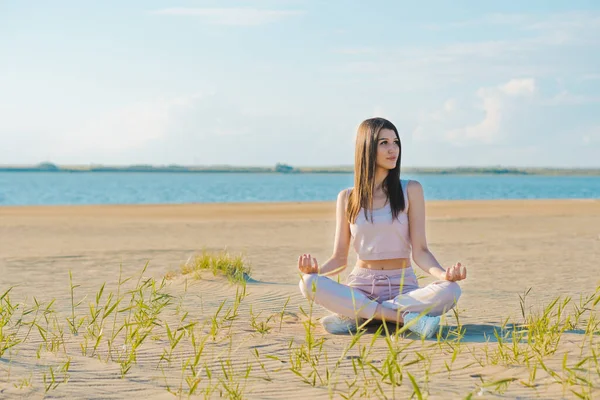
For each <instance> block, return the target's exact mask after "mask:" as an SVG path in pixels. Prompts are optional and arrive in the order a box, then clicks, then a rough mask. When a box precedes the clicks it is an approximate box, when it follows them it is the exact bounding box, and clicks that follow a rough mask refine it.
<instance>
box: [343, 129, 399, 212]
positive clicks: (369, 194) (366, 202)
mask: <svg viewBox="0 0 600 400" xmlns="http://www.w3.org/2000/svg"><path fill="white" fill-rule="evenodd" d="M382 129H390V130H392V131H394V133H395V134H396V138H397V139H398V143H400V154H399V156H398V161H397V162H396V166H395V167H394V169H391V170H390V171H389V173H388V175H387V177H386V178H385V180H384V181H383V185H382V186H383V187H382V188H383V191H384V193H386V194H387V196H388V200H389V202H390V208H391V209H392V218H393V219H396V218H397V217H398V214H399V213H400V212H402V211H403V210H404V208H405V204H406V203H405V200H404V194H403V193H402V185H401V184H400V161H401V160H402V143H401V142H400V137H399V136H398V130H397V129H396V127H395V126H394V124H392V123H391V122H390V121H388V120H387V119H384V118H369V119H366V120H364V121H363V122H362V123H361V124H360V125H359V126H358V131H357V133H356V148H355V153H354V189H353V190H352V192H351V193H350V197H349V198H348V205H347V208H346V215H347V217H348V221H350V223H355V222H356V217H357V216H358V213H359V212H360V209H361V208H363V209H364V212H365V218H366V219H367V220H368V219H369V216H368V215H367V210H369V211H370V212H371V221H373V214H372V209H373V192H374V190H375V170H376V168H377V163H376V161H377V146H378V140H377V138H378V137H379V132H380V131H381V130H382Z"/></svg>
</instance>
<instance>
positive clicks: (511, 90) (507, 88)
mask: <svg viewBox="0 0 600 400" xmlns="http://www.w3.org/2000/svg"><path fill="white" fill-rule="evenodd" d="M500 90H501V91H502V92H504V93H506V94H507V95H510V96H519V95H530V94H533V92H534V91H535V81H534V80H533V79H511V80H510V81H509V82H508V83H506V84H504V85H502V86H500Z"/></svg>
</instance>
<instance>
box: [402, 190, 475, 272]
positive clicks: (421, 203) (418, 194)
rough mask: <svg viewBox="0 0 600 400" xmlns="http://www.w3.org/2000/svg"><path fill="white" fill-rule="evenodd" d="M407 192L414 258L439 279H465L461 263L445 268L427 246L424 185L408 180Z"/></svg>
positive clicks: (420, 266) (421, 266)
mask: <svg viewBox="0 0 600 400" xmlns="http://www.w3.org/2000/svg"><path fill="white" fill-rule="evenodd" d="M407 192H408V197H409V205H410V206H409V208H408V224H409V225H408V226H409V227H410V241H411V245H412V253H413V260H415V263H417V265H418V266H419V268H421V269H422V270H423V271H425V272H427V273H429V274H430V275H433V276H434V277H436V278H438V279H441V280H450V281H457V280H461V279H465V278H466V277H467V271H466V269H464V267H462V266H461V265H460V263H457V264H456V265H454V266H452V267H450V268H448V270H445V269H444V268H442V266H441V265H440V263H439V262H438V261H437V260H436V258H435V256H434V255H433V253H432V252H431V251H430V250H429V247H428V246H427V238H426V235H425V198H424V196H423V186H421V184H420V183H419V182H417V181H412V180H411V181H409V182H408V188H407Z"/></svg>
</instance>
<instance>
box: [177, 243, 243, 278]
mask: <svg viewBox="0 0 600 400" xmlns="http://www.w3.org/2000/svg"><path fill="white" fill-rule="evenodd" d="M204 271H208V272H212V274H213V276H217V275H222V276H225V277H226V278H227V279H228V280H229V281H230V282H233V283H242V282H245V281H246V280H248V278H249V277H250V272H251V267H250V266H249V265H248V263H247V262H246V261H245V260H244V257H243V256H242V255H240V254H237V255H232V254H230V253H229V252H228V251H226V250H223V251H219V252H211V251H207V250H202V252H201V254H198V255H195V256H193V257H190V258H189V259H188V260H187V261H186V262H185V263H184V264H182V265H181V273H182V274H183V275H191V276H193V277H195V278H197V279H202V275H201V274H202V272H204Z"/></svg>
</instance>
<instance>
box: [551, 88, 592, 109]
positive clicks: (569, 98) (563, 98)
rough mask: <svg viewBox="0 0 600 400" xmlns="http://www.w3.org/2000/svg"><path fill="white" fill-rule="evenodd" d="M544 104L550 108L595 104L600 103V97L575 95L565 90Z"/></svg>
mask: <svg viewBox="0 0 600 400" xmlns="http://www.w3.org/2000/svg"><path fill="white" fill-rule="evenodd" d="M543 103H544V104H545V105H549V106H563V105H582V104H594V103H600V96H589V95H582V94H573V93H570V92H568V91H566V90H563V91H562V92H560V93H558V94H556V95H555V96H553V97H551V98H549V99H546V100H544V102H543Z"/></svg>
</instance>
